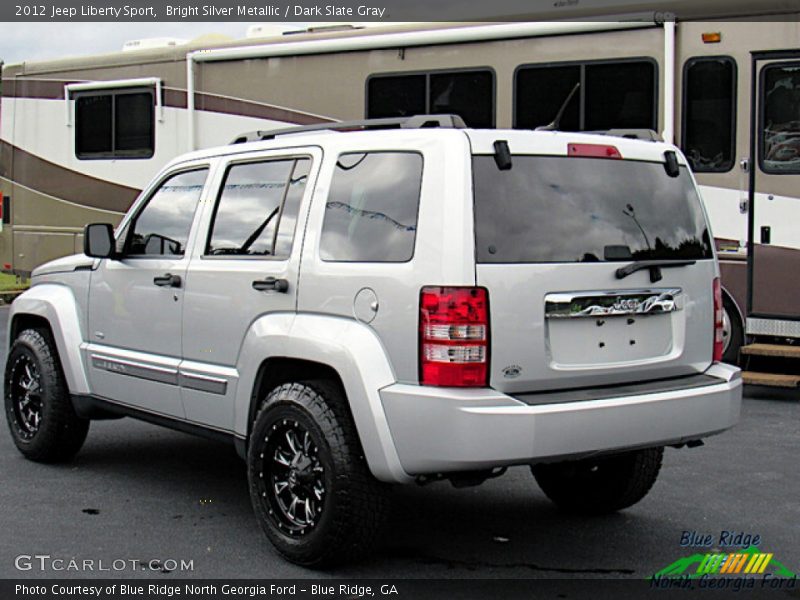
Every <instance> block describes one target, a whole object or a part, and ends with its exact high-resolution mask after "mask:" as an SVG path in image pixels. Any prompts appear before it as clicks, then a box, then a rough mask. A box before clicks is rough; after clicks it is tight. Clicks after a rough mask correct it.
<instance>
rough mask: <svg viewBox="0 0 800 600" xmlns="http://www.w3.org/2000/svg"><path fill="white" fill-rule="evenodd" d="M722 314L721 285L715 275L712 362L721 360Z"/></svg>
mask: <svg viewBox="0 0 800 600" xmlns="http://www.w3.org/2000/svg"><path fill="white" fill-rule="evenodd" d="M722 315H723V308H722V286H721V285H720V282H719V277H717V278H715V279H714V357H713V360H714V362H721V361H722V342H723V325H722V318H723V317H722Z"/></svg>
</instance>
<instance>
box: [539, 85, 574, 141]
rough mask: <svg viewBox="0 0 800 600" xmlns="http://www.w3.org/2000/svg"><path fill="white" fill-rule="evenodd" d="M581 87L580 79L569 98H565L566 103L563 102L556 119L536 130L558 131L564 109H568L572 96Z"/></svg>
mask: <svg viewBox="0 0 800 600" xmlns="http://www.w3.org/2000/svg"><path fill="white" fill-rule="evenodd" d="M579 87H581V82H580V81H579V82H578V83H576V84H575V87H573V88H572V91H571V92H570V93H569V95H568V96H567V99H566V100H564V104H562V105H561V108H559V109H558V112H557V113H556V118H555V119H553V120H552V121H551V122H550V123H548V124H547V125H542V126H540V127H537V128H536V129H535V130H534V131H556V130H557V129H558V126H559V125H560V124H561V117H563V116H564V111H565V110H567V106H569V102H570V100H572V97H573V96H574V95H575V92H577V91H578V88H579Z"/></svg>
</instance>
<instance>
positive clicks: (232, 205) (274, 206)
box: [207, 160, 294, 255]
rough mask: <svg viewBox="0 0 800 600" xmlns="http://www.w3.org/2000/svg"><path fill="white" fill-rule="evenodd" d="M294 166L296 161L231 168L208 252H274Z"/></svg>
mask: <svg viewBox="0 0 800 600" xmlns="http://www.w3.org/2000/svg"><path fill="white" fill-rule="evenodd" d="M293 168H294V160H280V161H277V160H276V161H270V162H259V163H247V164H240V165H234V166H232V167H230V169H228V174H227V176H226V177H225V183H224V184H223V186H222V193H221V195H220V199H219V203H218V204H217V214H216V216H215V218H214V223H213V229H212V232H211V240H210V242H209V244H208V249H207V253H208V254H234V255H271V254H272V250H273V245H274V242H275V232H276V231H277V229H278V220H279V218H280V209H281V204H282V203H283V196H284V194H285V193H286V186H287V185H288V183H289V175H290V174H291V172H292V169H293Z"/></svg>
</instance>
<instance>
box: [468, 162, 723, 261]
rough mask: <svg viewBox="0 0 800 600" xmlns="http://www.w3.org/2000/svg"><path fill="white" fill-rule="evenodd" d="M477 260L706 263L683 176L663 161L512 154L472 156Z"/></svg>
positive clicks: (707, 251)
mask: <svg viewBox="0 0 800 600" xmlns="http://www.w3.org/2000/svg"><path fill="white" fill-rule="evenodd" d="M473 170H474V186H475V231H476V245H477V254H478V261H479V262H483V263H520V262H521V263H524V262H598V261H605V260H648V259H659V260H660V259H701V258H712V256H713V255H712V250H711V239H710V236H709V232H708V228H707V225H706V222H705V218H704V216H703V212H702V209H701V206H700V199H699V198H698V196H697V192H696V191H695V188H694V185H693V184H692V180H691V177H690V175H689V173H688V171H687V169H685V168H681V172H680V175H679V176H678V177H676V178H673V177H669V176H668V175H667V174H666V171H665V169H664V165H663V164H661V163H647V162H639V161H627V160H604V159H593V158H567V157H552V156H514V157H513V166H512V168H511V169H510V170H508V171H500V170H499V169H498V168H497V165H496V164H495V161H494V158H493V157H491V156H476V157H475V158H474V160H473Z"/></svg>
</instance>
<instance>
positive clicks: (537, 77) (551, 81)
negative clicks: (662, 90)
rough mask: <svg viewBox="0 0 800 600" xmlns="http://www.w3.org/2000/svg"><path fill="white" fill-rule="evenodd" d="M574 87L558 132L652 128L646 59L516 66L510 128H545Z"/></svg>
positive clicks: (651, 78) (650, 72)
mask: <svg viewBox="0 0 800 600" xmlns="http://www.w3.org/2000/svg"><path fill="white" fill-rule="evenodd" d="M579 82H580V83H581V88H580V89H579V90H578V92H577V93H576V94H575V95H574V96H573V97H572V99H571V100H570V101H569V103H568V104H567V106H566V110H565V111H564V115H563V116H562V118H561V123H560V124H559V129H560V130H562V131H596V130H607V129H655V128H656V117H655V109H656V92H655V90H656V68H655V65H654V64H653V63H652V62H651V61H649V60H647V61H646V60H636V61H624V62H614V63H610V62H609V63H607V62H603V63H585V64H579V65H555V66H540V65H533V66H529V67H521V68H519V69H517V73H516V77H515V98H514V126H515V127H517V128H520V129H534V128H536V127H540V126H543V125H547V124H549V123H551V122H552V121H553V120H554V119H555V117H556V115H557V114H558V111H559V109H560V108H561V106H562V105H563V104H564V102H565V101H566V100H567V98H568V97H569V94H570V92H571V91H572V89H573V88H574V87H575V84H576V83H579Z"/></svg>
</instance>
